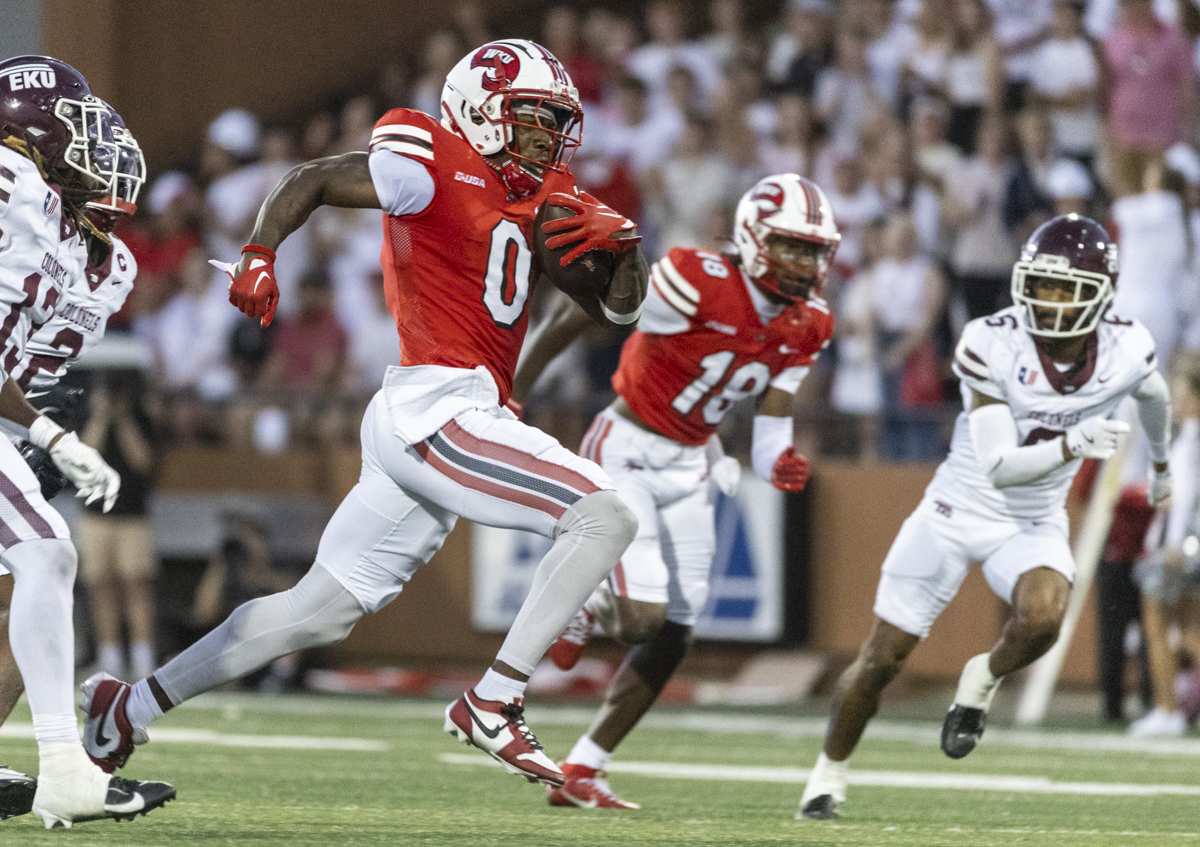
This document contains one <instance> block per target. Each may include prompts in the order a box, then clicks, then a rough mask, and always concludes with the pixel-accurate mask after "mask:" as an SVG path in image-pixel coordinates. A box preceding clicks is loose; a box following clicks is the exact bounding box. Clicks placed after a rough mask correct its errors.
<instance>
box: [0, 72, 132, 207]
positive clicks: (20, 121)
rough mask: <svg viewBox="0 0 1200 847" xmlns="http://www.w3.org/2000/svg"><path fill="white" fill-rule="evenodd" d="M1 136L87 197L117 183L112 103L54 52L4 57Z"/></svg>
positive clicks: (57, 179)
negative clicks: (52, 54)
mask: <svg viewBox="0 0 1200 847" xmlns="http://www.w3.org/2000/svg"><path fill="white" fill-rule="evenodd" d="M10 139H11V140H10ZM0 140H3V142H4V143H5V144H8V145H9V146H14V147H16V148H17V149H21V150H23V151H24V152H25V153H26V154H27V155H28V156H29V157H30V158H31V159H33V160H34V162H36V163H37V164H38V166H39V168H40V169H41V170H43V171H44V172H45V174H46V177H47V179H48V180H50V181H51V182H53V183H55V184H57V185H61V186H63V187H64V188H66V189H70V190H73V191H77V192H80V193H82V194H83V195H84V199H91V198H92V197H94V196H95V195H96V194H97V193H99V192H103V191H109V190H111V188H112V183H113V179H114V174H115V173H116V167H117V158H118V154H117V146H116V144H115V143H114V141H113V130H112V120H111V117H110V113H109V109H108V107H107V106H105V105H104V103H103V102H101V101H100V100H98V99H97V98H95V97H93V96H92V92H91V89H90V88H88V84H87V80H85V79H84V78H83V75H82V74H80V73H79V71H77V70H75V69H74V68H73V67H71V66H70V65H68V64H67V63H66V62H61V61H59V60H58V59H53V58H51V57H49V56H16V57H14V58H12V59H6V60H5V61H3V62H0Z"/></svg>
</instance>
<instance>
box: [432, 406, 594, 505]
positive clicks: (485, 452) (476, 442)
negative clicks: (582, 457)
mask: <svg viewBox="0 0 1200 847" xmlns="http://www.w3.org/2000/svg"><path fill="white" fill-rule="evenodd" d="M441 433H442V435H443V436H445V437H446V439H447V440H449V441H450V443H451V444H453V445H454V446H455V447H457V448H458V449H460V450H463V451H465V452H467V453H471V454H474V455H476V456H480V457H482V458H484V459H489V460H491V461H493V462H499V463H500V464H503V465H509V466H511V467H514V468H519V469H520V470H523V471H525V472H526V473H531V474H533V475H534V476H540V477H543V478H545V479H549V480H553V481H554V482H558V483H561V484H563V485H567V486H570V487H571V488H573V489H575V490H576V491H578V492H579V493H580V494H594V493H595V492H597V491H599V490H600V486H598V485H596V483H594V482H592V481H591V480H590V479H588V478H587V477H586V476H584V475H583V474H581V473H576V472H575V471H573V470H571V469H570V468H564V467H563V466H562V465H556V464H554V463H553V462H546V461H543V460H542V459H536V458H534V457H533V456H531V455H529V454H528V453H525V452H522V451H521V450H518V449H516V448H515V447H509V446H507V445H505V444H497V443H496V442H495V441H484V440H483V439H482V438H477V437H476V436H474V435H472V434H471V433H469V432H467V431H466V430H465V429H463V428H462V427H461V426H459V425H458V422H457V421H453V420H452V421H450V422H449V423H448V424H446V425H445V426H444V427H442V429H441Z"/></svg>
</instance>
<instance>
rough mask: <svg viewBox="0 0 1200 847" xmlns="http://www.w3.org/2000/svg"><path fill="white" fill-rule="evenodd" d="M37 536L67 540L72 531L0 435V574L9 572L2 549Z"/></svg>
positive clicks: (21, 460) (9, 442)
mask: <svg viewBox="0 0 1200 847" xmlns="http://www.w3.org/2000/svg"><path fill="white" fill-rule="evenodd" d="M39 538H61V539H65V540H70V538H71V532H70V530H69V529H68V528H67V522H66V521H65V520H63V516H62V515H60V514H59V513H58V510H57V509H55V508H54V507H53V506H51V505H50V504H49V503H47V502H46V498H45V497H43V496H42V486H41V485H39V484H38V481H37V477H36V476H34V475H33V471H32V470H31V469H30V467H29V465H27V464H26V463H25V460H24V459H23V458H21V454H20V452H19V451H18V450H17V448H16V446H15V445H14V444H13V443H12V441H10V440H9V439H8V438H6V437H3V436H0V575H3V574H7V573H8V572H9V570H8V568H6V567H5V566H4V556H3V551H5V550H8V549H10V548H11V547H13V546H15V545H17V544H20V543H21V542H22V541H34V540H36V539H39Z"/></svg>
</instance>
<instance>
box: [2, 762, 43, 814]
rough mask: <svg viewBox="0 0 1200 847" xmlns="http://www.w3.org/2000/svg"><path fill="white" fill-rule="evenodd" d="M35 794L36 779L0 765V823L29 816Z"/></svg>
mask: <svg viewBox="0 0 1200 847" xmlns="http://www.w3.org/2000/svg"><path fill="white" fill-rule="evenodd" d="M36 792H37V780H36V779H34V778H33V777H31V776H27V775H26V774H23V773H21V772H20V771H14V770H13V769H12V768H10V767H7V766H5V765H0V821H2V820H5V819H7V818H15V817H16V816H17V815H27V814H29V812H30V811H32V810H33V795H34V794H35V793H36Z"/></svg>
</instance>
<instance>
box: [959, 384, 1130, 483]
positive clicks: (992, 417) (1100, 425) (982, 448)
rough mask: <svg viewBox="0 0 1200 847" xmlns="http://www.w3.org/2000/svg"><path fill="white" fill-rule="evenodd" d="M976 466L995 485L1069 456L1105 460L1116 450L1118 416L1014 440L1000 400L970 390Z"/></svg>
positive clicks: (1026, 478) (1124, 427)
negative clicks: (1043, 436)
mask: <svg viewBox="0 0 1200 847" xmlns="http://www.w3.org/2000/svg"><path fill="white" fill-rule="evenodd" d="M968 420H969V422H970V429H971V441H972V443H973V444H974V446H975V458H976V461H977V462H978V463H979V469H980V471H982V472H983V475H984V476H986V477H987V478H988V480H989V481H990V482H991V483H992V485H994V486H996V488H1008V487H1010V486H1013V485H1027V484H1029V483H1031V482H1036V481H1037V480H1039V479H1041V478H1042V477H1044V476H1045V475H1046V474H1048V473H1050V472H1051V471H1054V470H1057V469H1058V468H1060V467H1062V466H1063V465H1065V464H1066V463H1067V462H1070V461H1072V460H1074V459H1108V458H1110V457H1111V456H1112V455H1113V454H1114V453H1116V452H1117V445H1118V443H1119V438H1120V436H1121V435H1123V434H1125V433H1127V432H1129V425H1128V424H1126V423H1124V422H1123V421H1114V420H1108V419H1106V418H1099V417H1096V418H1087V419H1086V420H1083V421H1080V422H1079V423H1078V424H1076V425H1075V426H1073V427H1071V428H1070V429H1069V430H1067V431H1066V432H1065V433H1061V434H1057V435H1054V436H1053V437H1052V438H1048V439H1046V440H1044V441H1038V442H1036V443H1034V444H1025V445H1018V443H1017V438H1018V432H1017V422H1016V421H1015V420H1014V419H1013V416H1012V410H1011V409H1010V408H1009V407H1008V404H1007V403H1005V402H1004V401H1003V400H997V399H996V398H994V397H988V396H987V395H984V394H980V393H979V392H977V391H972V392H971V413H970V416H969V418H968Z"/></svg>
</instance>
